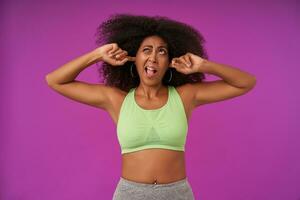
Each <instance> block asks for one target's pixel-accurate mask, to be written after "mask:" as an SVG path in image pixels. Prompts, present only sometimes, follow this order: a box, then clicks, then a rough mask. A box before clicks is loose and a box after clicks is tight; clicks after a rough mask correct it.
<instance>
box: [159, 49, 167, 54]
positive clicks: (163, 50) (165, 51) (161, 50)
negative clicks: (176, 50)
mask: <svg viewBox="0 0 300 200" xmlns="http://www.w3.org/2000/svg"><path fill="white" fill-rule="evenodd" d="M159 52H164V53H165V54H167V53H168V52H167V50H165V49H160V50H159Z"/></svg>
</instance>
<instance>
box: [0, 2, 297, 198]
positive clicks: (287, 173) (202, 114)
mask: <svg viewBox="0 0 300 200" xmlns="http://www.w3.org/2000/svg"><path fill="white" fill-rule="evenodd" d="M269 2H272V3H266V2H265V3H263V2H261V1H258V0H256V1H251V3H248V2H246V1H245V2H242V1H239V2H237V1H236V2H234V1H227V2H225V1H209V2H208V1H202V2H200V1H198V2H196V1H195V2H194V1H171V3H167V1H137V0H136V1H133V0H131V1H129V0H128V1H124V0H123V1H121V0H120V1H108V0H107V1H61V2H60V3H53V1H50V0H49V1H8V0H6V1H1V6H0V11H1V14H0V15H1V33H0V34H1V35H0V36H1V37H0V38H1V39H0V40H1V52H0V53H1V63H2V66H1V67H0V73H1V79H0V81H1V86H2V87H1V104H0V105H1V135H0V136H1V138H0V155H1V156H0V159H1V160H0V162H1V165H0V184H1V185H0V199H1V200H40V199H43V200H52V199H53V200H54V199H55V200H58V199H59V200H60V199H62V200H69V199H70V200H71V199H72V200H81V199H85V200H96V199H111V198H112V195H113V192H114V190H115V187H116V184H117V182H118V180H119V177H120V175H121V154H120V147H119V143H118V141H117V135H116V127H115V126H114V123H113V121H112V119H111V118H110V116H109V115H108V113H106V112H105V111H103V110H99V109H96V108H93V107H90V106H87V105H84V104H80V103H78V102H75V101H72V100H69V99H67V98H65V97H63V96H61V95H59V94H58V93H56V92H55V91H53V90H51V89H50V88H49V87H48V86H47V84H46V81H45V75H46V74H47V73H49V72H50V71H52V70H54V69H56V68H58V67H59V66H61V65H62V64H64V63H66V62H68V61H69V60H71V59H74V58H75V57H77V56H80V55H82V54H84V53H86V52H89V51H91V50H93V49H94V48H96V45H95V37H94V34H95V30H96V27H97V26H98V25H99V24H100V23H101V22H102V21H103V20H105V19H107V17H108V16H109V15H110V14H114V13H122V12H125V13H132V14H143V15H150V16H151V15H163V16H168V17H170V18H172V19H175V20H178V21H182V22H185V23H188V24H190V25H192V26H194V27H195V28H197V29H198V30H199V31H200V32H201V33H202V34H203V35H204V37H205V38H206V41H207V42H206V48H207V50H208V54H209V56H210V60H212V61H215V62H219V63H224V64H229V65H231V66H235V67H238V68H240V69H242V70H245V71H247V72H249V73H252V74H254V75H255V76H256V78H257V85H256V87H255V88H254V90H252V91H250V92H249V93H247V94H245V95H243V96H240V97H237V98H233V99H230V100H227V101H223V102H218V103H212V104H207V105H204V106H202V107H198V108H197V109H196V110H194V112H193V115H192V118H191V121H190V125H189V132H188V139H187V144H186V167H187V176H188V179H189V181H190V183H191V186H192V188H193V192H194V194H195V197H196V199H201V200H202V199H203V200H254V199H255V200H269V199H270V200H283V199H284V200H299V199H300V172H299V171H300V156H299V152H300V136H299V132H300V128H299V102H300V101H299V89H298V86H299V72H300V70H299V64H300V62H299V60H298V59H299V52H300V49H299V34H300V31H299V27H300V26H299V15H300V14H299V13H300V12H299V11H300V9H299V8H300V6H299V1H276V2H275V1H269ZM96 69H97V66H96V65H92V66H91V67H89V68H88V69H86V70H84V71H83V72H82V73H81V74H80V75H79V76H78V78H77V79H78V80H82V81H86V82H90V83H97V82H98V81H99V79H98V74H97V71H96ZM214 79H216V77H213V75H211V76H209V79H208V80H214Z"/></svg>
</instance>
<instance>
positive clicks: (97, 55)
mask: <svg viewBox="0 0 300 200" xmlns="http://www.w3.org/2000/svg"><path fill="white" fill-rule="evenodd" d="M90 57H91V59H92V60H93V62H99V61H102V58H103V55H102V53H101V52H100V51H99V50H98V49H96V50H93V51H91V52H90Z"/></svg>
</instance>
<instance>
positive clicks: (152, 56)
mask: <svg viewBox="0 0 300 200" xmlns="http://www.w3.org/2000/svg"><path fill="white" fill-rule="evenodd" d="M148 60H149V61H151V62H156V53H155V51H153V52H152V53H151V55H150V56H149V58H148Z"/></svg>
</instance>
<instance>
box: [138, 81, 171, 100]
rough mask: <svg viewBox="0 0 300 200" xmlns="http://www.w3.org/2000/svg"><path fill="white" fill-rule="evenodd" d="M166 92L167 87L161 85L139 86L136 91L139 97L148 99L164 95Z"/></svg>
mask: <svg viewBox="0 0 300 200" xmlns="http://www.w3.org/2000/svg"><path fill="white" fill-rule="evenodd" d="M166 90H167V87H166V86H164V85H162V84H159V85H154V86H149V85H144V84H140V85H139V86H138V87H137V89H136V91H137V93H138V94H139V95H141V96H144V97H146V98H148V99H151V98H155V97H158V96H160V95H161V94H163V93H165V91H166ZM167 91H168V90H167Z"/></svg>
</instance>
